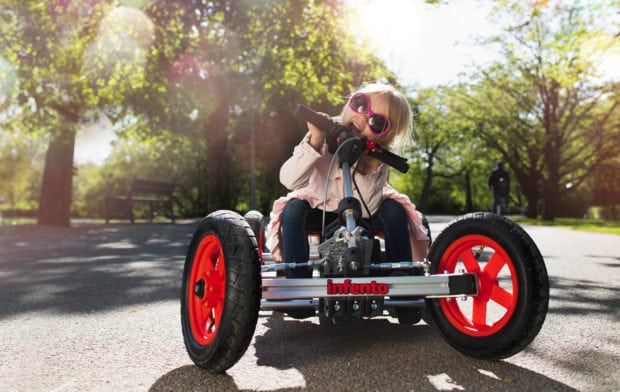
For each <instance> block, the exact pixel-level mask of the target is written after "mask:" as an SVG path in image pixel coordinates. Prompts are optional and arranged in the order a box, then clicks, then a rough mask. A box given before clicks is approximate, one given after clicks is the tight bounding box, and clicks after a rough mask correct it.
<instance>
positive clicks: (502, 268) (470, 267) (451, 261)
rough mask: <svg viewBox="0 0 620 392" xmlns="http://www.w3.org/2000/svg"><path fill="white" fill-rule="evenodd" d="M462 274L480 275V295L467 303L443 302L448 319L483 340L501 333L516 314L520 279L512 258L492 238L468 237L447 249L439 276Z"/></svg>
mask: <svg viewBox="0 0 620 392" xmlns="http://www.w3.org/2000/svg"><path fill="white" fill-rule="evenodd" d="M461 270H465V271H467V272H472V273H475V274H476V275H477V277H478V286H479V291H478V295H477V296H474V297H468V298H466V299H464V300H463V299H459V298H442V299H440V301H439V302H440V305H441V309H442V310H443V312H444V314H445V316H446V317H447V319H448V320H449V321H450V323H452V325H454V327H456V328H457V329H458V330H459V331H461V332H463V333H465V334H467V335H471V336H477V337H482V336H489V335H492V334H494V333H496V332H498V331H500V330H501V329H502V328H503V327H504V326H505V325H506V324H507V323H508V321H509V320H510V317H511V316H512V314H513V313H514V310H515V307H516V306H517V299H518V294H519V293H518V279H517V275H516V271H515V267H514V265H513V263H512V261H511V259H510V257H509V256H508V254H507V253H506V251H505V250H504V248H503V247H502V246H500V245H499V244H498V243H497V242H495V241H494V240H492V239H491V238H489V237H486V236H483V235H467V236H464V237H461V238H459V239H458V240H456V241H455V242H453V243H452V244H451V245H450V246H449V247H448V249H447V250H446V252H445V253H444V255H443V257H442V259H441V261H440V263H439V268H438V269H437V273H439V274H441V273H444V272H445V273H457V272H459V271H461Z"/></svg>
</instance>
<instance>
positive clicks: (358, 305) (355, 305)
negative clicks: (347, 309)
mask: <svg viewBox="0 0 620 392" xmlns="http://www.w3.org/2000/svg"><path fill="white" fill-rule="evenodd" d="M353 310H356V311H357V310H360V304H359V303H358V302H357V301H353Z"/></svg>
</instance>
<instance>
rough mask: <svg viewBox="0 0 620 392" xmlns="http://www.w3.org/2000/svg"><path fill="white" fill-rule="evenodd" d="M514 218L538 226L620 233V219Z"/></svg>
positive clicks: (519, 221)
mask: <svg viewBox="0 0 620 392" xmlns="http://www.w3.org/2000/svg"><path fill="white" fill-rule="evenodd" d="M513 220H514V221H515V222H518V223H524V224H528V225H536V226H554V227H565V228H568V229H573V230H583V231H589V232H592V233H606V234H616V235H620V222H619V221H606V220H602V219H587V218H584V219H580V218H556V219H554V220H553V221H545V220H542V219H533V218H525V217H514V218H513Z"/></svg>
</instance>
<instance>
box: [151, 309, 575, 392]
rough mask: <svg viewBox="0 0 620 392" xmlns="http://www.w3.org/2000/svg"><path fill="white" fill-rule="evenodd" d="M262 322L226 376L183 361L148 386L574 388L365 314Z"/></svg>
mask: <svg viewBox="0 0 620 392" xmlns="http://www.w3.org/2000/svg"><path fill="white" fill-rule="evenodd" d="M311 320H312V319H311ZM314 320H316V319H314ZM262 322H264V323H265V326H266V327H267V328H268V329H267V330H266V331H264V333H263V334H262V335H261V334H257V336H256V337H255V342H254V344H253V345H254V349H255V354H254V355H255V358H248V356H249V357H251V356H252V353H253V351H254V350H253V348H252V347H250V350H248V353H246V355H245V356H244V358H242V359H241V361H240V362H239V363H238V364H237V365H235V367H233V368H231V369H230V370H229V371H228V372H227V374H225V375H213V374H210V373H208V372H206V371H204V370H201V369H199V368H198V367H195V366H184V367H181V368H178V369H175V370H173V371H171V372H169V373H167V374H165V375H163V376H162V377H161V378H160V379H159V380H157V382H156V383H155V384H154V385H153V386H152V387H151V388H150V391H169V390H179V389H183V390H185V391H198V390H201V391H204V390H276V389H277V390H293V389H307V390H321V391H322V390H330V391H350V390H360V391H362V390H403V391H404V390H415V391H437V390H465V391H474V390H475V391H482V390H488V391H495V390H502V391H523V390H553V391H574V389H572V388H570V387H568V386H567V385H564V384H562V383H559V382H557V381H555V380H552V379H550V378H548V377H546V376H543V375H540V374H537V373H535V372H532V371H530V370H527V369H524V368H521V367H518V366H515V365H513V364H510V363H508V362H504V361H493V362H492V361H483V360H476V359H473V358H470V357H467V356H464V355H462V354H460V353H458V352H457V351H455V350H453V349H452V348H451V347H450V346H449V345H448V344H447V343H445V342H444V340H443V339H442V338H441V337H440V336H439V335H438V333H437V332H435V331H434V329H433V328H431V327H430V326H428V325H425V324H420V325H416V326H401V325H399V324H394V323H391V322H390V321H389V320H388V319H371V320H361V321H359V322H356V323H352V324H346V325H336V326H332V327H330V326H323V325H319V324H317V323H316V322H312V321H306V320H292V319H289V318H287V317H283V316H282V314H281V313H277V312H274V313H273V315H270V316H268V317H267V319H266V320H265V319H263V321H262ZM254 360H255V361H256V362H255V365H254V366H252V367H251V368H249V369H246V366H245V365H246V363H247V362H249V361H254ZM291 370H294V371H295V372H298V374H300V375H301V377H298V378H297V381H296V382H295V378H294V377H293V378H292V381H291V380H289V381H287V380H286V378H287V375H290V374H291V372H290V371H291ZM299 379H302V382H301V383H299Z"/></svg>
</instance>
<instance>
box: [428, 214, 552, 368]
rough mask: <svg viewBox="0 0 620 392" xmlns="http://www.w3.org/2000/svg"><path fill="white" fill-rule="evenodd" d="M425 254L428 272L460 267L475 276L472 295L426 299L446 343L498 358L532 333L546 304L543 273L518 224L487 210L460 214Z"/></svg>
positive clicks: (520, 345)
mask: <svg viewBox="0 0 620 392" xmlns="http://www.w3.org/2000/svg"><path fill="white" fill-rule="evenodd" d="M429 259H430V260H431V263H432V265H431V272H432V273H433V274H443V273H459V272H463V271H466V272H471V273H475V274H476V275H477V278H478V285H479V290H478V295H476V296H471V297H466V298H464V299H461V298H441V299H427V300H426V306H427V310H428V312H429V314H430V316H431V317H432V320H433V323H434V324H435V326H436V327H437V329H438V330H439V332H440V333H441V334H442V335H443V336H444V338H445V339H446V340H447V342H448V343H449V344H450V345H452V346H453V347H455V348H456V349H458V350H459V351H461V352H463V353H465V354H467V355H471V356H474V357H479V358H485V359H501V358H506V357H509V356H511V355H514V354H516V353H518V352H519V351H521V350H523V349H524V348H525V347H526V346H527V345H528V344H529V343H530V342H531V341H532V340H533V339H534V338H535V337H536V335H537V334H538V332H539V331H540V328H541V327H542V324H543V322H544V320H545V316H546V313H547V308H548V304H549V278H548V276H547V270H546V267H545V264H544V261H543V258H542V255H541V254H540V251H539V250H538V248H537V247H536V244H535V243H534V241H533V240H532V239H531V238H530V236H529V235H528V234H527V233H526V232H525V231H524V230H523V229H522V228H521V227H520V226H519V225H517V224H516V223H514V222H512V221H510V220H509V219H507V218H504V217H502V216H499V215H495V214H490V213H475V214H469V215H466V216H463V217H461V218H460V219H457V220H456V221H454V222H453V223H451V224H450V225H449V226H448V227H447V228H446V229H444V231H443V232H441V233H440V234H439V235H438V236H437V238H436V240H435V242H434V243H433V245H432V247H431V250H430V253H429Z"/></svg>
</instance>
